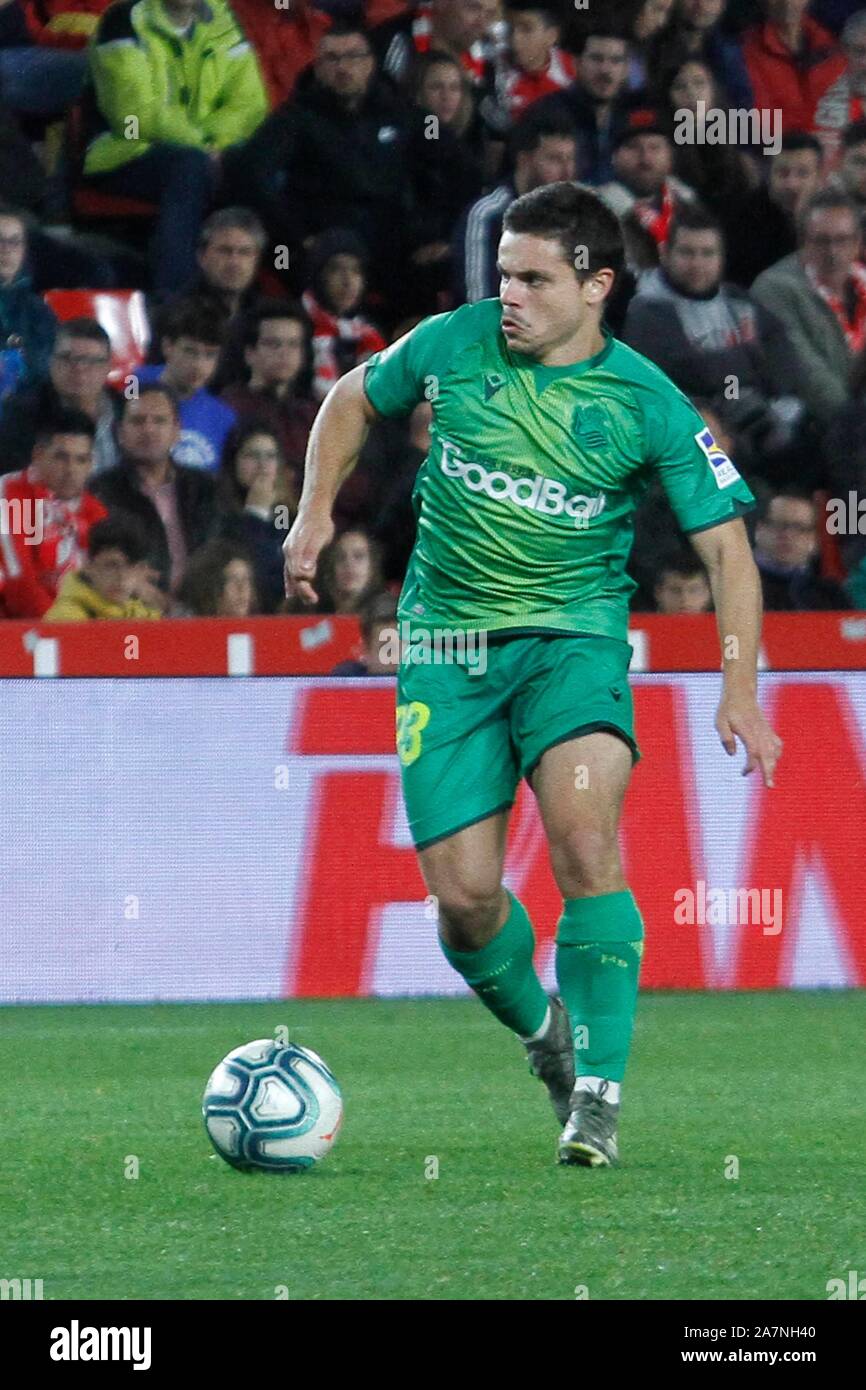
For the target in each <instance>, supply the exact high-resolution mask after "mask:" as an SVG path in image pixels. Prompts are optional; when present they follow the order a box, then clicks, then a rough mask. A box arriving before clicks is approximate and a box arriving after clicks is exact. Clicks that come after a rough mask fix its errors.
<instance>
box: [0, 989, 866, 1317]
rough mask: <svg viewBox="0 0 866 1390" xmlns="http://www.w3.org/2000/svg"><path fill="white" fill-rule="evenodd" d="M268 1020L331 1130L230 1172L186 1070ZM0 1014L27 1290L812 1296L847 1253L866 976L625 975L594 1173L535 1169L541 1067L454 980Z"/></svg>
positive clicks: (6, 1234)
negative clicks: (332, 994)
mask: <svg viewBox="0 0 866 1390" xmlns="http://www.w3.org/2000/svg"><path fill="white" fill-rule="evenodd" d="M280 1024H285V1025H286V1026H288V1028H289V1029H290V1032H291V1037H292V1040H293V1041H297V1042H300V1043H301V1044H302V1045H303V1044H306V1045H308V1046H310V1047H313V1048H315V1050H316V1051H318V1052H321V1054H322V1055H323V1056H324V1058H325V1059H326V1061H327V1062H328V1064H329V1065H330V1066H331V1067H332V1068H333V1069H334V1071H335V1072H336V1074H337V1077H338V1078H339V1080H340V1082H341V1085H342V1087H343V1091H344V1096H345V1100H346V1121H345V1125H344V1128H343V1132H342V1134H341V1135H340V1138H339V1140H338V1142H337V1145H336V1147H335V1148H334V1150H333V1152H332V1153H331V1154H330V1155H329V1157H328V1158H327V1159H326V1160H325V1162H324V1163H323V1164H322V1165H321V1166H320V1167H319V1168H317V1169H316V1170H314V1171H313V1172H311V1173H308V1174H301V1175H271V1174H242V1173H237V1172H235V1171H234V1170H232V1169H231V1168H229V1167H228V1166H227V1165H226V1164H225V1163H224V1162H223V1161H222V1160H221V1159H219V1158H217V1157H216V1156H215V1155H213V1153H212V1150H211V1148H210V1144H209V1141H208V1139H207V1136H206V1134H205V1132H204V1128H203V1126H202V1122H201V1115H200V1108H199V1107H200V1101H201V1093H202V1089H203V1086H204V1082H205V1080H206V1078H207V1076H208V1074H209V1072H210V1071H211V1069H212V1068H213V1067H214V1066H215V1064H216V1063H217V1062H218V1061H219V1060H220V1058H221V1057H223V1056H224V1054H225V1053H226V1052H228V1051H229V1050H230V1049H231V1048H233V1047H236V1046H238V1045H239V1044H241V1043H244V1042H248V1041H250V1040H251V1039H252V1038H256V1037H263V1036H268V1035H272V1034H273V1032H274V1029H275V1028H276V1027H277V1026H278V1025H280ZM0 1031H2V1037H3V1047H2V1049H0V1104H2V1113H3V1115H4V1127H5V1135H4V1142H3V1144H2V1145H0V1223H2V1225H0V1229H2V1237H0V1249H2V1268H0V1277H4V1278H14V1277H18V1278H31V1279H39V1278H41V1279H42V1280H43V1281H44V1296H45V1298H46V1299H57V1298H68V1299H95V1298H108V1299H133V1298H153V1299H203V1298H204V1299H206V1298H229V1299H273V1298H275V1297H277V1296H278V1291H280V1293H281V1295H282V1296H285V1293H286V1292H287V1294H288V1297H289V1298H290V1299H557V1300H558V1299H562V1300H571V1299H574V1298H575V1296H576V1290H577V1291H581V1290H582V1289H583V1288H585V1289H586V1292H587V1294H588V1296H589V1298H590V1299H593V1300H595V1299H627V1298H640V1299H662V1298H675V1299H694V1298H697V1299H716V1298H720V1299H732V1298H733V1299H754V1298H768V1299H793V1298H804V1299H818V1300H822V1299H826V1297H827V1290H826V1285H827V1280H828V1279H831V1278H835V1277H842V1278H846V1277H847V1272H848V1271H849V1270H852V1269H855V1270H860V1271H864V1270H866V1236H864V1225H863V1208H862V1192H863V1186H862V1181H863V1180H862V1173H863V1170H862V1155H863V1138H864V1132H866V1123H864V1121H866V1092H864V1087H863V1084H862V1082H863V1071H862V1067H863V1062H862V1055H863V1053H862V1044H863V1037H864V1034H866V994H864V993H862V992H861V993H857V992H847V993H835V992H827V993H789V994H782V993H779V994H741V995H718V994H717V995H686V994H668V995H660V994H655V995H652V994H651V995H646V996H644V997H643V998H642V1000H641V1004H640V1008H639V1012H638V1024H637V1033H636V1038H635V1046H634V1051H633V1058H632V1063H631V1066H630V1070H629V1074H628V1076H627V1083H626V1087H625V1088H624V1104H623V1113H622V1121H621V1127H620V1148H621V1153H622V1159H623V1162H622V1166H621V1167H620V1168H619V1169H616V1170H610V1171H590V1170H587V1169H574V1168H558V1167H557V1166H556V1165H555V1164H554V1162H553V1158H554V1150H555V1141H556V1136H557V1125H556V1121H555V1119H554V1117H553V1113H552V1111H551V1110H550V1108H549V1105H548V1101H547V1097H546V1093H545V1091H544V1088H543V1087H542V1086H541V1084H540V1083H539V1082H536V1081H534V1080H532V1079H531V1078H530V1077H529V1075H528V1073H527V1071H526V1063H525V1061H524V1059H523V1055H522V1049H521V1047H520V1045H519V1044H518V1043H517V1042H516V1041H515V1040H514V1039H512V1038H511V1037H510V1036H509V1035H508V1034H507V1032H506V1031H505V1030H504V1029H502V1028H501V1027H500V1025H498V1024H497V1023H496V1022H495V1021H494V1020H493V1019H492V1018H491V1017H490V1016H489V1015H488V1014H487V1013H486V1012H485V1010H484V1009H483V1008H482V1007H481V1005H480V1004H478V1003H476V1002H475V1001H464V1000H459V1001H451V1000H448V1001H446V1000H434V1001H411V1002H410V1001H399V1002H383V1001H368V1000H359V1001H339V1002H312V1001H303V1002H295V1001H286V1002H282V1003H274V1004H266V1005H261V1004H254V1005H252V1004H241V1005H180V1006H177V1005H162V1006H154V1007H150V1006H146V1007H145V1006H134V1007H114V1006H103V1007H92V1008H91V1007H70V1008H56V1007H42V1008H24V1007H18V1008H7V1009H2V1010H0ZM130 1156H134V1157H135V1158H137V1159H138V1164H139V1176H138V1177H137V1178H132V1177H126V1176H125V1173H126V1172H127V1171H131V1170H132V1169H133V1166H134V1165H132V1164H130V1162H129V1158H130ZM432 1159H436V1160H438V1177H430V1176H426V1174H429V1173H431V1172H433V1171H435V1167H436V1165H435V1164H433V1163H432V1162H431V1160H432ZM734 1160H736V1163H735V1162H734ZM736 1164H738V1166H739V1176H738V1177H734V1176H726V1173H728V1174H731V1173H733V1172H734V1171H735V1168H736ZM283 1291H285V1292H283Z"/></svg>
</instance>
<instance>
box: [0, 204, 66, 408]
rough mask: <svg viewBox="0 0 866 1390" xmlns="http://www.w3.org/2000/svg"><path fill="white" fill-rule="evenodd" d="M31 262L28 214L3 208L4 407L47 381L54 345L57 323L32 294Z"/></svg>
mask: <svg viewBox="0 0 866 1390" xmlns="http://www.w3.org/2000/svg"><path fill="white" fill-rule="evenodd" d="M26 259H27V222H26V218H25V215H24V213H21V212H16V211H15V209H14V208H3V207H0V402H2V401H4V400H5V398H6V397H7V396H9V395H11V393H12V392H13V391H14V390H16V389H17V387H19V386H25V387H27V386H33V385H35V384H36V383H37V382H39V381H42V380H43V379H44V378H45V376H46V375H47V373H48V361H49V358H50V356H51V350H52V348H53V346H54V334H55V331H56V329H57V320H56V319H55V317H54V315H53V314H52V312H51V310H50V309H49V308H48V306H47V304H45V303H44V302H43V300H42V299H40V297H39V295H37V294H34V293H33V291H32V290H31V288H30V276H29V274H28V272H27V269H26V266H25V262H26ZM0 413H2V406H0Z"/></svg>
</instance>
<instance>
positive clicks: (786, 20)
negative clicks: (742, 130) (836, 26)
mask: <svg viewBox="0 0 866 1390" xmlns="http://www.w3.org/2000/svg"><path fill="white" fill-rule="evenodd" d="M808 5H809V0H762V9H763V12H764V22H763V23H759V24H755V25H753V26H752V27H751V28H750V29H748V30H747V31H746V33H745V34H744V35H743V40H742V47H743V57H744V59H745V62H746V68H747V70H748V73H749V80H750V81H751V84H752V90H753V92H754V104H755V106H757V107H758V108H765V107H766V108H767V109H768V110H771V111H772V110H777V109H780V110H781V112H782V129H783V132H784V133H785V134H787V133H788V132H789V131H791V130H812V129H813V124H814V119H815V109H816V107H817V105H818V102H819V101H820V100H821V98H822V96H823V95H824V93H825V92H826V91H827V89H828V87H831V86H832V85H833V83H834V82H835V81H836V80H837V78H839V77H840V76H841V75H842V72H843V71H844V69H845V55H844V54H843V53H842V50H841V49H840V48H839V45H838V44H837V43H836V40H835V39H834V37H833V35H832V34H831V33H830V32H829V31H828V30H827V29H824V28H823V26H822V25H820V24H818V23H817V22H816V21H815V20H814V19H810V18H809V16H808V15H807V14H806V10H807V8H808Z"/></svg>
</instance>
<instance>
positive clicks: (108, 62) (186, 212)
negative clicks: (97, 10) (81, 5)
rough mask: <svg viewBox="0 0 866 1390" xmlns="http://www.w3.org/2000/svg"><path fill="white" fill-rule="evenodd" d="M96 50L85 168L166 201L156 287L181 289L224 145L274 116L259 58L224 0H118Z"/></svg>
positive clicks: (130, 192) (116, 186) (157, 242)
mask: <svg viewBox="0 0 866 1390" xmlns="http://www.w3.org/2000/svg"><path fill="white" fill-rule="evenodd" d="M88 52H89V54H90V67H91V76H92V79H93V91H94V98H95V100H93V101H92V102H91V111H90V116H91V124H92V126H93V138H92V139H91V140H90V142H89V144H88V147H87V152H86V156H85V162H84V171H85V174H86V175H87V176H88V177H89V178H90V179H91V181H92V183H93V185H94V186H95V187H97V188H99V189H101V190H102V191H103V192H107V193H118V194H121V195H125V196H128V197H133V198H143V199H146V200H148V201H150V202H155V203H158V205H159V214H158V217H157V223H156V230H155V236H154V243H153V289H154V290H155V291H156V292H157V293H166V294H170V293H173V292H174V291H177V290H180V289H182V288H183V286H184V285H186V284H187V283H188V282H189V280H190V279H191V278H192V276H193V274H194V272H195V251H196V246H197V244H198V239H199V233H200V231H201V225H202V222H203V220H204V216H205V213H206V212H207V208H208V204H209V202H210V200H211V197H212V195H213V193H214V191H215V187H216V184H217V182H218V179H219V175H220V170H221V165H222V157H223V151H225V150H226V149H228V148H229V147H230V146H232V145H235V144H237V143H238V142H240V141H242V140H245V139H246V138H247V137H248V136H250V135H251V134H252V132H253V131H254V130H255V129H256V127H257V126H258V124H259V122H260V121H261V120H262V118H263V117H264V115H265V114H266V111H267V98H266V96H265V90H264V87H263V85H262V79H261V75H260V73H259V69H258V64H257V62H256V59H255V56H254V54H253V52H252V50H251V49H250V46H249V44H248V43H246V42H245V41H244V37H243V34H242V32H241V30H240V29H239V28H238V25H237V23H236V21H235V20H234V18H233V16H232V13H231V11H230V10H229V8H228V6H227V5H226V4H225V3H224V0H208V4H207V5H204V6H203V5H201V4H200V0H118V3H117V4H114V5H111V7H110V8H109V9H108V10H106V12H105V14H104V15H103V17H102V19H101V20H100V23H99V27H98V29H97V31H96V34H95V36H94V38H93V40H92V42H91V44H90V47H89V50H88ZM130 121H134V122H135V125H134V126H130ZM131 130H132V132H133V134H132V136H131V135H130V131H131Z"/></svg>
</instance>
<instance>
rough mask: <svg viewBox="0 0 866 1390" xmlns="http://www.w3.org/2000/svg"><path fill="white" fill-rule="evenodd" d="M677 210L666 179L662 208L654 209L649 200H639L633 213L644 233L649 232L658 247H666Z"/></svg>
mask: <svg viewBox="0 0 866 1390" xmlns="http://www.w3.org/2000/svg"><path fill="white" fill-rule="evenodd" d="M675 208H676V202H675V199H674V195H673V193H672V192H671V187H670V184H669V183H668V181H667V179H665V183H664V188H663V189H662V205H661V207H660V208H656V207H653V205H652V203H651V202H650V201H649V200H639V201H638V202H636V203H635V205H634V207H633V208H632V213H633V214H634V216H635V217H636V219H637V221H638V222H639V223H640V225H641V226H642V227H643V229H644V231H645V232H649V234H650V236H651V237H652V239H653V241H654V242H655V243H656V245H657V246H664V245H665V242H666V241H667V239H668V234H669V232H670V229H671V221H672V219H673V215H674V211H675Z"/></svg>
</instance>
